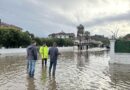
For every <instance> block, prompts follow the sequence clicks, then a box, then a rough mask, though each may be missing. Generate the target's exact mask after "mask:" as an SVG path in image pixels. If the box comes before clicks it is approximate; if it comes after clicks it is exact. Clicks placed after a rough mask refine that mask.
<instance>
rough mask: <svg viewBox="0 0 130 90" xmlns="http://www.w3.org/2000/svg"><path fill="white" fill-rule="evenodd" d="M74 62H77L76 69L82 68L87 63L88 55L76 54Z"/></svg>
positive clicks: (86, 53) (85, 53) (83, 53)
mask: <svg viewBox="0 0 130 90" xmlns="http://www.w3.org/2000/svg"><path fill="white" fill-rule="evenodd" d="M74 58H75V60H76V62H77V67H78V68H80V67H84V66H85V64H86V63H88V62H89V54H88V52H78V53H75V57H74Z"/></svg>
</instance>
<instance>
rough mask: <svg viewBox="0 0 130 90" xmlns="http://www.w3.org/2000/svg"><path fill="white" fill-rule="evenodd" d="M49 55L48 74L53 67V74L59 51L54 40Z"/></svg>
mask: <svg viewBox="0 0 130 90" xmlns="http://www.w3.org/2000/svg"><path fill="white" fill-rule="evenodd" d="M49 55H50V66H49V75H51V69H52V67H53V72H52V75H53V76H55V71H56V65H57V58H58V55H59V51H58V48H57V45H56V43H55V42H54V43H53V47H51V48H50V49H49Z"/></svg>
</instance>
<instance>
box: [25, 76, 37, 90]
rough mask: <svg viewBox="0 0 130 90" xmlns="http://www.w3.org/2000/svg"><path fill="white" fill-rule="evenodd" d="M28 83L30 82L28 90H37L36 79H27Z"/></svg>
mask: <svg viewBox="0 0 130 90" xmlns="http://www.w3.org/2000/svg"><path fill="white" fill-rule="evenodd" d="M27 82H28V86H27V90H36V89H35V82H34V78H29V77H27Z"/></svg>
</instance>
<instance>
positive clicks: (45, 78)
mask: <svg viewBox="0 0 130 90" xmlns="http://www.w3.org/2000/svg"><path fill="white" fill-rule="evenodd" d="M41 80H42V82H43V85H44V84H45V83H46V80H47V67H44V68H42V77H41Z"/></svg>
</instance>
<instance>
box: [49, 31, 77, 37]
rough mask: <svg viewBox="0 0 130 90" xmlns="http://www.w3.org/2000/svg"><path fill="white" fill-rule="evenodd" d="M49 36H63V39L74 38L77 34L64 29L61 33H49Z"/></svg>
mask: <svg viewBox="0 0 130 90" xmlns="http://www.w3.org/2000/svg"><path fill="white" fill-rule="evenodd" d="M48 37H49V38H62V39H74V37H75V34H74V33H65V32H63V31H61V32H59V33H52V34H50V35H48Z"/></svg>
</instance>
